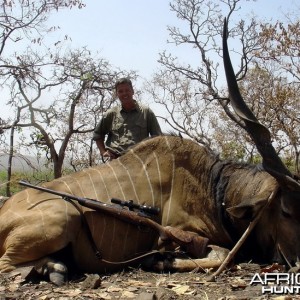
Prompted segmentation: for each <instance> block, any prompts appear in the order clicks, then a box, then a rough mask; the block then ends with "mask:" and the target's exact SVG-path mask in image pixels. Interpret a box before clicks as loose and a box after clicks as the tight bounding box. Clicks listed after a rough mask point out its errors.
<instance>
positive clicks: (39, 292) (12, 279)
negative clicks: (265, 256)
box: [0, 264, 300, 300]
mask: <svg viewBox="0 0 300 300" xmlns="http://www.w3.org/2000/svg"><path fill="white" fill-rule="evenodd" d="M260 271H261V267H260V266H259V265H256V264H240V265H238V266H234V267H232V268H231V269H229V270H226V271H224V272H223V273H222V274H221V275H220V276H218V277H217V278H216V280H215V282H209V281H207V279H208V276H209V273H197V272H191V273H172V274H171V273H168V274H166V273H164V274H162V273H153V272H145V271H143V270H141V269H130V270H127V271H124V272H119V273H115V274H111V275H98V274H81V275H76V276H73V278H72V279H71V280H69V282H68V283H67V284H66V285H64V286H61V287H57V286H55V285H53V284H52V283H49V282H47V281H38V282H32V280H33V278H31V280H28V279H27V280H25V279H24V277H22V276H21V273H20V272H19V271H14V272H12V273H10V274H0V300H4V299H5V300H7V299H34V300H35V299H41V300H50V299H61V300H67V299H72V300H77V299H100V300H101V299H103V300H106V299H138V300H150V299H151V300H155V299H157V300H167V299H186V300H187V299H188V300H190V299H209V300H214V299H219V300H221V299H222V300H229V299H245V300H246V299H280V300H283V299H284V300H287V299H300V295H299V296H298V295H293V296H291V295H285V296H278V295H277V296H276V295H270V294H262V291H261V286H259V285H256V286H255V285H253V286H250V285H249V283H250V280H251V278H252V276H253V274H255V273H257V272H258V273H259V272H260ZM27 278H28V276H27Z"/></svg>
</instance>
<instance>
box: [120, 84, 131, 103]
mask: <svg viewBox="0 0 300 300" xmlns="http://www.w3.org/2000/svg"><path fill="white" fill-rule="evenodd" d="M116 92H117V96H118V98H119V99H120V100H121V102H122V104H126V103H129V102H132V101H133V95H134V91H133V89H132V87H131V86H130V85H129V84H127V83H122V84H119V85H118V87H117V91H116Z"/></svg>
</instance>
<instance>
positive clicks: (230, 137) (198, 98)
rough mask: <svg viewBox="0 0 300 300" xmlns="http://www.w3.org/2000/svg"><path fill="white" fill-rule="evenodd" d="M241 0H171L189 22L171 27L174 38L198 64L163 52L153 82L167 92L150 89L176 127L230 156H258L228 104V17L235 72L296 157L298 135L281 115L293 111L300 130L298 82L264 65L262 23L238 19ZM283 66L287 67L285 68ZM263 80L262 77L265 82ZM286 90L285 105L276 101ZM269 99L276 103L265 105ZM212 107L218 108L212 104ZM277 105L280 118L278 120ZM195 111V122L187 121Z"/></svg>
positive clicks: (261, 114) (250, 158)
mask: <svg viewBox="0 0 300 300" xmlns="http://www.w3.org/2000/svg"><path fill="white" fill-rule="evenodd" d="M241 2H242V1H240V0H228V1H205V0H190V1H181V0H174V1H172V2H171V4H170V7H171V10H172V11H174V13H176V15H177V17H178V18H179V19H180V20H181V21H183V22H184V23H185V24H186V30H183V29H178V28H175V27H171V26H169V27H168V30H169V35H170V43H174V44H175V45H176V46H178V47H179V46H180V47H186V48H185V49H186V51H185V53H187V54H188V58H190V57H193V58H198V59H197V60H196V59H193V61H194V63H191V62H189V59H186V60H187V61H188V62H186V63H184V62H182V60H179V59H178V58H177V57H176V56H174V55H172V54H168V53H167V52H163V53H161V54H160V59H159V62H160V64H161V70H160V71H159V72H158V73H157V74H156V75H155V76H154V78H153V82H154V83H155V84H156V85H158V82H160V83H162V84H163V85H164V88H163V89H162V91H163V93H161V95H164V96H163V97H161V95H158V94H157V93H156V94H155V93H154V89H153V88H152V94H153V95H154V96H155V98H154V99H156V100H155V101H156V102H163V105H164V107H165V108H170V109H167V113H168V116H167V117H166V118H165V119H166V120H168V121H169V122H172V127H173V128H175V129H178V130H179V131H180V132H181V133H184V134H186V135H187V136H189V137H191V138H193V139H195V140H196V141H201V142H204V143H206V144H207V145H208V146H209V147H211V148H214V149H217V150H218V151H221V152H222V153H223V155H224V156H225V157H229V156H231V157H235V158H238V159H240V160H247V161H250V162H251V161H257V152H256V148H255V147H254V144H253V142H252V141H251V139H250V138H249V137H248V136H247V135H246V134H245V133H244V132H241V130H240V127H242V128H243V127H244V125H243V122H241V120H240V119H239V118H238V117H237V116H235V115H234V114H233V113H232V108H231V107H230V105H229V103H228V98H227V88H224V75H223V70H222V69H221V66H222V54H221V50H222V49H221V45H222V42H221V37H222V28H223V22H224V17H225V16H226V19H227V21H228V22H229V24H230V26H229V28H230V31H229V33H228V37H229V45H231V44H233V43H234V42H235V40H239V41H238V43H236V44H235V47H234V48H235V51H231V52H232V54H233V55H232V56H233V62H234V66H235V69H236V70H237V71H236V77H237V80H238V82H239V83H240V86H241V89H242V93H243V96H244V98H245V99H246V102H248V104H249V105H250V106H251V107H252V109H253V111H254V112H255V114H257V115H258V117H259V118H260V119H261V120H262V122H263V123H265V124H266V125H267V126H268V127H269V126H271V128H272V130H271V131H272V134H273V138H274V140H276V139H277V138H278V139H279V141H278V142H277V150H278V152H281V154H284V155H286V154H287V149H291V147H293V149H294V153H295V154H296V156H297V155H298V154H297V153H298V150H296V148H297V147H296V146H295V142H293V141H295V140H296V137H297V134H296V135H295V134H294V135H293V137H292V134H291V132H288V131H287V129H284V126H283V121H282V120H283V116H284V115H286V113H287V111H289V115H290V116H291V117H292V116H293V118H294V121H293V124H294V126H293V129H292V130H293V131H294V130H296V131H297V132H298V131H299V130H298V129H297V127H296V124H297V118H295V117H294V116H295V115H297V106H296V102H295V99H296V98H295V97H294V96H292V95H295V92H296V91H297V89H298V87H297V86H296V85H295V84H294V86H293V87H291V86H289V87H288V86H287V85H286V83H287V81H286V78H287V77H286V76H283V73H282V74H281V77H280V78H279V79H278V80H275V79H276V77H275V75H276V76H277V75H278V74H279V73H278V72H276V71H275V70H274V68H273V69H272V68H270V66H269V68H268V67H267V65H266V64H262V60H261V58H262V57H264V55H265V54H266V53H265V51H266V49H267V48H268V46H264V44H263V43H262V37H263V34H260V33H261V31H260V30H261V28H264V27H263V26H262V24H261V23H260V22H258V20H257V18H255V17H252V18H248V19H247V20H236V19H235V16H234V15H235V13H236V11H237V10H239V7H238V5H239V3H241ZM224 12H225V13H224ZM226 12H227V13H226ZM233 22H234V23H235V24H233ZM293 29H295V27H293ZM270 36H271V35H270ZM293 40H294V39H293ZM298 41H299V39H298ZM266 45H267V44H266ZM238 49H239V51H238ZM289 57H292V55H290V56H289ZM293 57H295V55H294V56H293ZM195 61H196V63H195ZM238 61H239V62H240V64H239V66H238V64H237V63H236V62H238ZM257 66H260V67H261V68H258V67H257ZM220 70H222V72H220ZM249 71H251V72H249ZM281 71H283V69H282V68H281ZM248 73H249V74H248ZM294 73H295V71H294ZM163 74H164V75H166V76H168V78H169V79H170V80H169V81H170V82H171V83H170V82H169V83H168V82H167V81H165V82H163V81H162V80H161V79H159V78H160V77H162V75H163ZM256 76H257V77H256ZM158 79H159V80H158ZM262 79H263V81H261V80H262ZM251 80H252V82H253V83H251ZM179 81H180V83H179ZM175 83H176V85H177V87H180V88H177V89H176V92H175V89H173V88H170V86H172V84H173V85H174V84H175ZM170 84H171V85H170ZM271 84H272V85H271ZM183 87H185V89H184V88H183ZM270 87H271V88H272V87H276V89H277V90H276V91H274V90H272V89H270ZM287 88H288V89H290V91H291V88H292V90H293V92H291V93H290V94H289V96H288V93H287V91H288V90H287ZM187 89H188V91H187ZM183 91H184V92H183ZM283 94H284V95H285V100H286V102H285V104H284V105H283V104H282V105H279V106H278V105H277V106H276V103H277V104H278V103H280V101H282V99H283V98H282V95H283ZM280 97H281V98H282V99H281V98H280ZM157 99H162V100H161V101H160V100H157ZM280 99H281V100H280ZM271 100H272V104H271V103H268V104H267V102H268V101H271ZM216 103H217V104H219V105H220V106H221V107H222V109H223V110H224V112H225V114H224V112H223V113H222V112H221V111H220V110H219V106H217V105H216ZM288 103H290V104H291V103H293V104H292V106H293V108H290V109H289V110H287V109H286V105H288ZM208 104H211V105H208ZM271 105H272V109H271V108H270V106H271ZM211 107H215V108H214V109H211ZM275 107H276V113H277V115H276V121H275V119H274V116H275ZM208 108H209V109H208ZM191 115H192V116H193V122H188V120H190V117H191ZM204 116H205V118H204ZM228 117H229V119H228ZM230 120H233V121H235V123H236V124H239V126H240V127H238V126H235V125H232V122H230ZM279 120H281V123H280V121H279ZM285 120H286V121H285V122H289V121H290V120H291V119H290V118H285ZM200 124H201V125H200ZM280 124H281V125H280ZM280 126H281V127H280ZM207 128H208V130H207ZM205 129H206V130H207V131H205ZM283 133H284V137H283ZM204 136H205V137H204ZM200 137H201V138H200ZM237 145H239V146H237ZM297 149H298V148H297Z"/></svg>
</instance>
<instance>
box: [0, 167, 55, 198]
mask: <svg viewBox="0 0 300 300" xmlns="http://www.w3.org/2000/svg"><path fill="white" fill-rule="evenodd" d="M53 179H54V176H53V171H49V170H46V171H39V172H13V174H12V178H11V181H10V189H11V193H12V194H15V193H17V192H19V191H21V190H23V189H24V187H22V186H20V185H19V183H18V182H19V181H20V180H25V181H28V182H30V183H32V184H39V183H41V182H45V181H50V180H53ZM6 184H7V173H6V171H1V172H0V196H6Z"/></svg>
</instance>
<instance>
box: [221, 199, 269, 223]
mask: <svg viewBox="0 0 300 300" xmlns="http://www.w3.org/2000/svg"><path fill="white" fill-rule="evenodd" d="M256 200H257V201H253V200H252V201H245V202H241V203H240V204H238V205H236V206H232V207H229V208H227V209H226V211H227V212H228V213H229V214H230V215H231V216H232V217H234V218H237V219H245V220H252V219H254V217H255V216H256V215H257V213H258V212H259V211H260V210H261V209H262V207H263V206H264V205H265V203H266V201H267V200H266V199H265V198H264V199H256Z"/></svg>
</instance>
